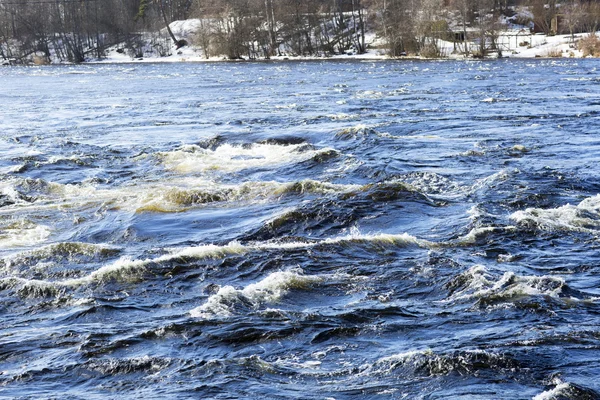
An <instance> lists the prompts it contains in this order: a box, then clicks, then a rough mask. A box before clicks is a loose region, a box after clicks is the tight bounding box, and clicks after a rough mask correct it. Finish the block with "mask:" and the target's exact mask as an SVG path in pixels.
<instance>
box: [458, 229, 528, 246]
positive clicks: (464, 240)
mask: <svg viewBox="0 0 600 400" xmlns="http://www.w3.org/2000/svg"><path fill="white" fill-rule="evenodd" d="M515 229H516V228H515V227H514V226H481V227H477V228H473V229H471V230H470V231H469V232H468V233H467V234H466V235H464V236H461V237H459V238H458V239H456V240H454V241H452V242H450V243H449V244H458V245H465V246H466V245H470V244H474V243H476V242H477V239H479V238H480V237H481V236H484V235H486V234H488V233H493V232H507V231H513V230H515Z"/></svg>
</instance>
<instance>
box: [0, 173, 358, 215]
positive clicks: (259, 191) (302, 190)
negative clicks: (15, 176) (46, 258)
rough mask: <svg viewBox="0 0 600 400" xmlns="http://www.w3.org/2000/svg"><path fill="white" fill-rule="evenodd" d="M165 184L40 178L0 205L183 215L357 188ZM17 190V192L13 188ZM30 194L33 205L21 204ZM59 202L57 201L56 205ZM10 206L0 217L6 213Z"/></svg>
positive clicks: (9, 191)
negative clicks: (109, 184) (102, 184)
mask: <svg viewBox="0 0 600 400" xmlns="http://www.w3.org/2000/svg"><path fill="white" fill-rule="evenodd" d="M169 183H170V184H169V185H158V184H155V183H148V184H140V185H136V186H122V187H115V188H109V189H100V188H97V187H96V186H94V185H92V184H81V185H71V184H67V185H63V184H60V183H55V182H46V181H42V180H21V181H20V182H16V183H15V184H12V185H5V186H4V188H3V189H2V190H4V192H6V194H2V193H4V192H0V205H1V204H2V201H3V200H4V203H6V204H7V205H11V206H20V207H26V208H27V209H29V210H32V211H33V210H36V211H39V210H44V209H54V208H64V207H81V206H85V205H88V204H103V203H104V204H107V205H111V207H114V208H121V209H131V210H135V211H137V212H182V211H186V210H188V209H189V208H191V207H195V206H199V205H202V204H208V203H214V202H237V201H252V202H257V201H268V200H270V199H277V198H279V197H281V196H284V195H286V194H323V195H327V194H335V193H344V192H348V191H351V190H356V189H357V188H359V187H360V186H358V185H345V184H334V183H328V182H321V181H317V180H312V179H305V180H301V181H296V182H283V183H282V182H275V181H258V182H256V181H254V182H244V183H241V184H239V185H226V184H217V183H215V182H214V181H210V180H206V179H202V178H192V177H188V178H183V179H178V180H171V181H170V182H169ZM16 188H17V189H16ZM28 195H31V196H32V197H33V198H35V202H31V201H26V200H23V198H24V197H26V196H28ZM57 200H58V201H57ZM12 211H13V207H8V208H7V209H6V210H2V209H0V212H2V213H10V212H12Z"/></svg>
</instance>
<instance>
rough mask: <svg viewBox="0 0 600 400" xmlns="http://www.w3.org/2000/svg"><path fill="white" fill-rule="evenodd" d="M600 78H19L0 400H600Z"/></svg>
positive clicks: (394, 64) (462, 72)
mask: <svg viewBox="0 0 600 400" xmlns="http://www.w3.org/2000/svg"><path fill="white" fill-rule="evenodd" d="M598 65H599V64H598V62H597V61H595V60H586V59H578V60H497V61H490V62H469V61H464V62H454V61H346V62H342V61H323V62H320V61H312V62H263V63H261V62H257V63H250V62H242V63H226V62H223V63H199V64H192V63H190V64H116V65H108V64H101V65H82V66H47V67H28V68H27V67H6V68H0V107H1V114H0V149H1V150H0V397H1V398H22V399H51V398H61V399H87V400H89V399H105V398H115V399H125V398H128V399H139V398H144V399H159V398H182V399H184V398H189V399H199V398H215V399H238V398H244V399H255V398H256V399H289V398H298V399H349V398H357V399H358V398H360V399H448V398H452V399H470V400H471V399H508V398H510V399H532V398H535V399H536V400H541V399H547V400H548V399H598V398H600V383H599V381H598V379H597V378H598V376H600V265H599V259H600V258H599V255H600V241H599V234H600V196H599V193H600V180H599V179H598V177H599V176H600V136H598V133H599V130H600V72H599V71H598V70H597V68H598Z"/></svg>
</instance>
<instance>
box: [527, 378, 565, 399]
mask: <svg viewBox="0 0 600 400" xmlns="http://www.w3.org/2000/svg"><path fill="white" fill-rule="evenodd" d="M570 387H571V385H570V384H569V383H568V382H560V383H557V385H556V386H555V387H554V388H552V389H550V390H546V391H545V392H542V393H540V394H538V395H536V396H535V397H533V399H532V400H555V399H560V398H563V397H564V396H565V395H566V394H567V395H568V393H566V392H567V391H568V390H569V388H570Z"/></svg>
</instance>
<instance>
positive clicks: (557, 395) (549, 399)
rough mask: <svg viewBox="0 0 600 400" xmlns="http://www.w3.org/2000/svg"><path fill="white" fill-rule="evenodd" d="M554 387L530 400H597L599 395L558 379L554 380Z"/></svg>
mask: <svg viewBox="0 0 600 400" xmlns="http://www.w3.org/2000/svg"><path fill="white" fill-rule="evenodd" d="M553 384H555V385H556V386H555V387H553V388H552V389H549V390H546V391H545V392H542V393H540V394H538V395H537V396H535V397H533V399H532V400H561V399H597V398H600V394H599V393H597V392H595V391H594V390H592V389H588V388H584V387H581V386H579V385H574V384H572V383H569V382H562V381H561V380H560V379H555V382H553Z"/></svg>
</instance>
